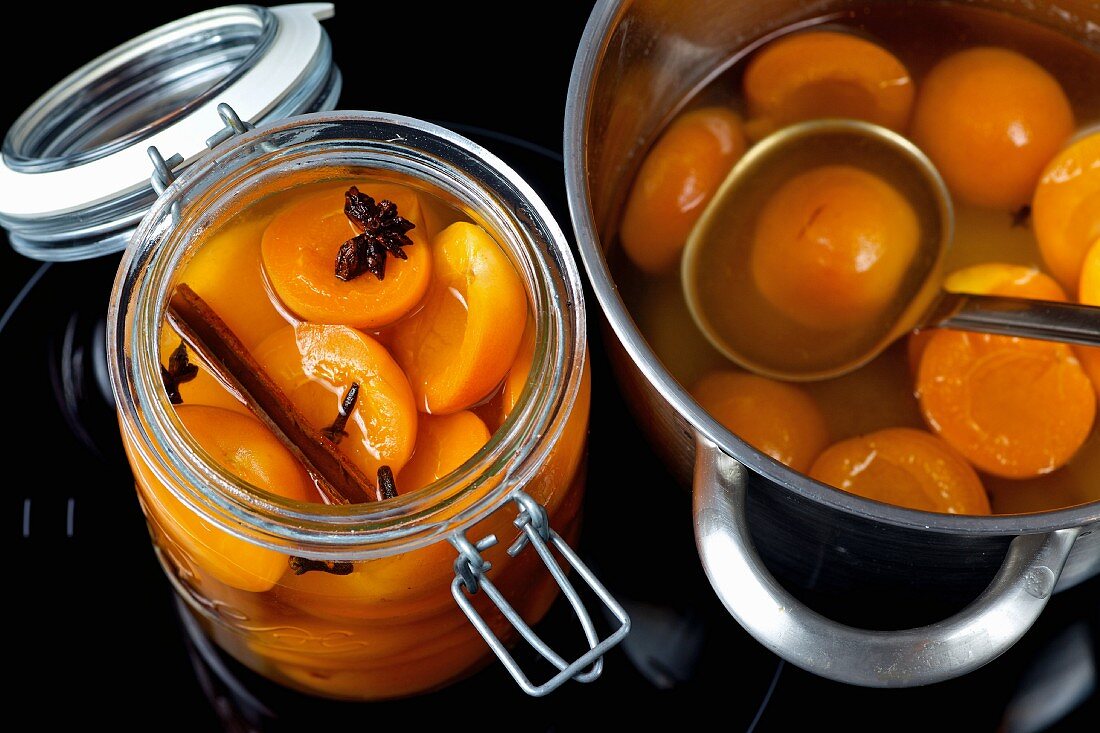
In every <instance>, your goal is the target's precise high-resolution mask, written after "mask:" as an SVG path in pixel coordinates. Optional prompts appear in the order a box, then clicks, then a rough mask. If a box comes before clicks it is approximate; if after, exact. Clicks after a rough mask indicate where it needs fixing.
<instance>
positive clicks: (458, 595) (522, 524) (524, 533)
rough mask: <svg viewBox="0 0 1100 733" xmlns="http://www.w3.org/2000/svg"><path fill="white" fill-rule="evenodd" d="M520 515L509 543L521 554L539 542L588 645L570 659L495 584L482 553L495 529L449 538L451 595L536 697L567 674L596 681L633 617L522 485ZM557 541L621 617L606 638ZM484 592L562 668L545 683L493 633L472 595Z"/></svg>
mask: <svg viewBox="0 0 1100 733" xmlns="http://www.w3.org/2000/svg"><path fill="white" fill-rule="evenodd" d="M511 498H512V501H513V502H515V504H516V507H517V510H518V512H519V513H518V515H517V516H516V519H515V525H516V527H517V528H518V529H519V530H520V532H521V534H520V536H519V538H518V539H517V540H516V541H515V543H514V544H513V545H512V546H511V547H509V548H508V554H509V555H510V556H512V557H516V556H517V555H519V553H520V552H522V551H523V550H524V548H525V547H527V545H531V546H532V547H534V548H535V552H537V553H538V556H539V558H540V559H541V560H542V562H543V564H544V565H546V569H547V570H549V571H550V574H551V576H552V577H553V578H554V582H556V583H557V584H558V587H559V588H561V591H562V594H563V595H564V596H565V598H566V599H568V601H569V603H570V605H571V606H572V607H573V612H574V613H575V614H576V616H577V620H578V621H580V624H581V628H582V629H584V635H585V638H586V639H587V641H588V651H587V652H585V653H584V654H582V655H581V656H580V657H578V658H577V659H574V660H573V661H571V662H567V661H566V660H565V659H563V658H562V657H561V655H559V654H558V653H557V652H555V651H554V650H553V649H551V648H550V647H549V645H547V644H546V642H544V641H543V640H542V639H541V638H539V636H538V635H537V634H536V633H535V632H534V630H533V629H532V628H531V627H530V626H529V625H528V624H527V623H526V622H525V621H524V620H523V618H522V617H521V616H520V615H519V613H517V612H516V610H515V609H514V608H513V607H512V605H511V604H510V603H508V601H507V600H506V599H505V598H504V595H503V594H502V593H501V592H500V590H499V589H498V588H497V587H496V586H495V585H493V583H492V581H490V580H489V578H488V577H487V576H486V573H488V572H489V569H490V567H491V564H490V563H489V562H488V561H487V560H485V558H483V557H482V556H481V553H482V552H483V551H485V550H487V549H489V548H490V547H492V546H494V545H495V544H496V543H497V538H496V536H495V535H488V536H486V537H482V538H481V539H480V540H477V541H476V542H471V541H470V540H469V539H468V538H467V537H466V533H465V532H462V533H457V534H455V535H453V536H452V537H451V538H450V541H451V544H452V545H454V547H455V549H456V550H458V558H457V559H456V560H455V578H454V580H453V581H451V595H453V596H454V599H455V601H456V602H457V603H458V606H459V608H461V609H462V612H463V613H465V614H466V617H467V618H468V619H470V623H472V624H473V625H474V628H476V629H477V630H478V633H480V634H481V636H482V638H484V639H485V642H486V643H487V644H488V645H489V647H490V648H491V649H492V650H493V653H494V654H496V655H497V658H498V659H500V661H501V663H503V664H504V666H505V667H506V668H507V670H508V672H509V673H510V674H511V675H512V678H513V679H515V681H516V683H517V684H519V686H520V687H521V688H523V691H524V692H526V693H527V694H528V695H531V696H533V697H542V696H543V695H546V694H548V693H550V692H552V691H554V690H556V689H557V688H558V687H560V686H561V685H562V684H563V683H565V682H566V681H567V680H570V679H572V680H576V681H577V682H592V681H593V680H595V679H596V678H598V677H599V676H600V673H601V672H602V671H603V655H604V654H605V653H607V651H608V650H610V649H611V648H612V647H614V646H615V645H616V644H618V643H619V642H620V641H622V640H623V638H624V637H625V636H626V635H627V633H629V632H630V617H629V616H627V614H626V611H625V610H624V609H623V607H622V606H621V605H619V603H618V602H617V601H616V600H615V599H614V598H612V597H611V594H610V593H609V592H608V590H607V588H605V587H604V586H603V584H602V583H600V581H599V580H597V579H596V576H595V575H593V574H592V571H591V570H589V569H588V566H587V565H585V564H584V563H583V562H582V561H581V559H580V557H578V556H577V554H576V553H575V552H573V549H572V548H570V547H569V545H568V544H566V542H565V540H563V539H562V538H561V536H560V535H559V534H558V533H557V532H555V531H554V530H552V529H550V524H549V521H548V519H547V516H546V510H545V509H544V508H543V507H542V506H541V505H540V504H539V503H538V502H536V501H535V500H534V499H532V498H531V497H530V496H528V495H527V494H525V493H523V492H522V491H516V492H514V493H513V494H512V497H511ZM551 546H553V547H554V548H555V549H556V550H557V551H558V552H559V553H560V554H561V556H562V557H563V558H564V559H565V561H566V562H567V563H568V564H569V567H570V568H571V569H572V570H573V572H574V573H576V575H577V577H579V578H580V579H581V580H583V581H584V582H585V583H587V584H588V587H589V588H590V589H591V590H592V591H593V592H594V593H595V594H596V596H597V597H598V598H599V600H600V602H601V603H602V604H603V606H604V607H605V608H606V609H607V611H608V612H609V613H610V614H611V616H613V617H614V618H615V619H616V620H617V621H618V622H619V626H618V628H617V629H616V630H615V631H614V632H613V633H612V634H611V635H609V636H608V637H607V638H605V639H603V640H600V638H599V634H598V633H597V631H596V628H595V624H594V623H593V622H592V617H591V616H590V615H589V613H588V610H587V609H586V608H585V605H584V602H583V601H582V600H581V598H580V595H578V593H577V591H576V589H575V588H574V587H573V584H572V583H571V582H570V580H569V577H568V575H567V574H566V571H565V570H563V569H562V567H561V566H560V565H559V564H558V561H557V560H556V559H555V558H554V556H553V554H552V553H551V551H550V547H551ZM480 592H483V593H485V595H486V596H487V597H488V598H489V600H490V601H492V602H493V605H495V606H496V607H497V609H498V610H499V611H500V612H501V614H502V615H503V616H504V618H505V619H506V620H507V621H508V623H510V624H511V625H512V627H513V628H514V629H515V630H516V631H518V632H519V634H520V636H521V637H523V639H524V640H525V641H526V642H527V643H528V644H530V645H531V646H532V647H533V648H534V649H535V651H537V652H538V653H539V654H540V655H541V656H542V658H543V659H545V660H546V661H547V662H549V663H550V664H552V665H554V666H555V667H557V669H558V673H557V674H556V675H554V676H553V677H551V678H550V679H549V680H547V681H546V682H543V683H542V684H541V685H536V684H534V683H533V682H531V680H530V678H529V677H528V676H527V675H526V673H524V671H523V670H522V669H520V666H519V663H518V662H517V661H516V659H515V657H513V656H512V655H511V653H509V651H508V649H507V647H506V646H505V645H504V642H502V641H501V640H500V638H499V637H498V636H497V635H496V634H494V633H493V630H492V629H491V628H489V624H488V623H487V622H486V621H485V619H484V617H482V616H481V614H479V613H478V611H477V609H476V608H474V605H473V603H472V602H471V600H470V599H471V598H472V597H473V596H474V595H475V594H477V593H480Z"/></svg>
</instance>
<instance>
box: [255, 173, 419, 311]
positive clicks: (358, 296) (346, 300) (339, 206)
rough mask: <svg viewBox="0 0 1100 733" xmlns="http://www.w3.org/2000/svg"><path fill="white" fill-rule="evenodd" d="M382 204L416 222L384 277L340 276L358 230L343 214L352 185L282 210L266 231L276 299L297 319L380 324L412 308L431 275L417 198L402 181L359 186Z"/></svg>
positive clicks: (269, 275) (266, 253) (267, 261)
mask: <svg viewBox="0 0 1100 733" xmlns="http://www.w3.org/2000/svg"><path fill="white" fill-rule="evenodd" d="M358 187H359V188H360V190H361V191H362V192H363V193H365V194H367V195H369V196H371V197H373V198H374V199H376V200H377V201H383V200H388V201H392V202H393V203H395V204H397V211H398V213H399V214H400V215H401V216H403V217H405V218H406V219H408V220H409V221H411V222H412V223H413V224H415V225H416V228H414V229H412V230H411V231H409V232H408V236H409V238H410V239H411V240H412V242H413V243H412V244H411V245H409V246H408V247H406V248H405V254H406V255H407V256H408V259H404V260H402V259H399V258H397V257H393V256H390V257H387V258H386V268H385V277H384V278H383V279H381V280H379V279H378V278H377V277H375V276H374V275H373V274H371V273H369V272H366V273H363V274H361V275H359V276H358V277H355V278H353V279H352V280H349V281H347V282H345V281H343V280H341V279H339V278H337V277H336V253H337V252H338V251H339V250H340V246H341V245H342V244H343V243H344V242H346V241H347V240H349V239H351V238H352V237H354V236H355V235H356V234H359V233H360V232H359V229H358V227H357V226H356V225H354V224H352V222H351V220H350V219H349V218H348V217H347V215H346V214H344V192H345V191H346V190H347V188H348V187H347V186H342V187H340V188H332V189H328V190H325V191H321V192H318V193H316V194H313V195H312V196H307V197H305V198H302V199H300V200H298V201H296V202H295V203H293V204H291V205H289V206H288V207H287V208H285V209H283V210H282V211H280V212H279V213H278V215H277V216H276V217H275V218H274V219H272V221H271V223H270V224H268V226H267V229H265V230H264V235H263V246H262V251H263V263H264V270H265V271H266V272H267V279H268V282H269V283H271V287H272V289H274V291H275V293H276V294H277V295H278V296H279V299H280V300H282V302H283V303H284V304H285V305H286V307H287V308H289V309H290V310H291V311H293V312H294V313H295V314H297V315H298V316H299V317H301V318H303V319H305V320H307V321H313V322H315V323H331V324H338V325H345V326H354V327H356V328H381V327H382V326H386V325H388V324H390V323H393V322H394V321H396V320H397V319H399V318H401V317H402V316H404V315H405V314H406V313H408V312H409V311H411V310H412V309H413V308H415V307H416V305H417V304H418V303H419V302H420V301H421V299H422V298H423V297H424V293H425V292H427V289H428V283H429V281H430V279H431V263H432V257H431V252H430V251H429V246H428V238H427V236H425V234H424V229H423V226H424V224H423V217H422V216H421V214H420V201H419V199H418V198H417V195H416V193H415V192H414V191H412V190H410V189H408V188H404V187H402V186H394V185H386V184H373V183H360V184H359V185H358Z"/></svg>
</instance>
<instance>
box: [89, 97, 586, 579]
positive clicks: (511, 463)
mask: <svg viewBox="0 0 1100 733" xmlns="http://www.w3.org/2000/svg"><path fill="white" fill-rule="evenodd" d="M368 133H369V134H368ZM273 141H274V142H275V143H276V144H275V145H273ZM334 144H338V145H343V146H348V147H346V148H344V150H345V152H348V151H350V150H351V147H350V146H357V147H355V150H357V151H369V152H370V153H371V154H372V155H376V156H381V157H379V158H378V159H379V160H382V159H383V158H385V156H391V157H393V158H394V161H397V156H401V155H403V156H406V157H405V158H402V159H401V160H400V161H397V162H400V163H401V165H409V166H414V164H415V166H419V167H415V166H414V168H410V170H415V171H416V173H418V174H422V175H415V174H413V175H412V177H414V178H416V179H417V180H419V181H421V182H423V183H426V184H427V185H429V186H432V187H433V188H434V187H437V186H448V187H449V188H447V189H446V190H447V192H448V193H449V194H450V195H452V196H455V197H457V198H458V200H459V201H461V202H462V203H463V205H464V206H465V207H467V208H468V209H469V210H470V212H471V213H474V214H477V215H479V216H483V217H484V218H485V221H486V222H492V223H493V226H489V227H487V228H490V230H491V231H493V233H494V235H495V238H496V239H497V241H498V243H499V244H500V246H501V247H502V248H503V249H505V250H506V251H508V253H509V255H510V256H511V257H512V259H513V262H514V263H515V264H516V265H517V270H520V271H521V273H520V274H521V276H524V278H525V280H526V281H527V282H526V286H527V291H528V297H529V302H530V305H529V307H532V308H533V311H534V316H535V320H536V328H535V333H536V346H535V354H534V360H533V363H532V368H531V370H530V373H529V377H528V381H527V384H526V385H525V387H524V390H523V393H522V395H521V397H520V400H519V402H517V404H516V406H515V408H514V409H513V411H512V413H511V415H510V416H509V417H508V419H507V420H506V421H505V423H504V424H503V425H502V426H501V427H500V428H498V430H497V431H495V432H494V434H493V436H492V438H491V439H490V441H489V443H488V444H486V446H484V447H483V448H482V449H481V450H480V451H479V452H478V453H477V454H475V455H474V456H473V457H472V458H471V459H470V460H469V461H467V462H466V463H465V464H463V466H462V467H460V468H459V469H457V470H456V471H455V472H453V473H451V474H449V475H448V476H447V477H444V478H443V479H441V480H439V481H437V482H435V483H433V484H431V485H429V486H427V487H424V488H422V489H419V490H417V491H415V492H411V493H409V494H407V495H402V496H399V497H398V498H397V499H393V500H389V501H386V502H382V503H378V502H370V503H366V504H348V505H323V504H312V503H310V504H307V503H303V502H294V501H291V500H287V499H283V498H281V497H278V496H276V495H273V494H269V493H267V492H263V491H262V490H259V489H255V488H254V487H250V486H249V485H248V484H246V483H244V482H242V481H240V480H239V479H237V478H236V477H234V476H232V475H231V474H230V473H229V472H228V471H226V470H225V469H223V468H221V466H219V465H217V464H216V463H214V462H213V461H211V460H208V459H207V458H205V457H204V453H203V451H202V450H201V448H199V447H198V445H197V443H196V442H195V441H194V439H193V438H191V437H190V435H188V434H187V433H186V430H184V429H183V427H182V424H181V423H180V421H179V418H178V417H177V416H176V413H175V410H173V409H172V407H171V405H170V403H169V402H168V399H167V396H166V394H165V393H164V390H163V389H162V388H161V386H160V383H159V380H160V376H159V364H160V362H159V353H158V350H159V334H160V326H161V324H163V315H164V306H165V303H166V301H167V298H168V295H169V293H170V291H171V288H172V287H173V286H174V283H173V279H172V278H173V276H174V275H175V274H177V273H178V265H179V263H180V258H181V257H182V255H183V254H184V252H185V251H187V248H188V243H189V242H190V243H192V244H193V242H194V237H193V236H191V235H193V232H191V231H189V225H194V223H195V222H194V217H193V216H192V217H191V219H188V217H187V216H186V211H185V216H184V217H183V218H181V219H180V221H181V225H180V226H179V227H174V226H171V216H172V210H173V208H175V209H176V211H177V215H178V212H179V211H180V210H181V208H184V209H185V210H190V211H191V212H192V214H194V212H195V210H197V209H199V208H201V206H203V205H207V204H211V201H212V199H217V197H218V196H219V195H220V196H222V197H223V198H224V196H225V190H224V187H225V186H230V183H226V182H227V181H238V179H239V181H248V180H250V178H249V177H250V176H252V175H253V173H252V172H251V170H252V169H253V168H254V167H255V166H253V167H252V168H248V166H246V165H245V164H244V163H243V161H245V160H246V159H248V156H249V155H257V154H266V155H274V154H275V153H273V152H272V150H275V151H277V152H279V153H280V154H285V153H286V151H288V150H292V149H294V148H295V146H299V147H301V146H309V145H312V146H314V147H315V148H316V149H317V150H324V149H331V148H332V146H333V145H334ZM279 145H281V146H282V147H279ZM326 146H328V148H326ZM261 150H266V151H267V152H266V153H257V152H256V151H261ZM418 156H419V157H418ZM326 160H327V162H326V165H327V164H332V165H339V162H338V158H335V159H326ZM391 162H392V161H391ZM395 164H396V163H395ZM319 167H320V166H319ZM437 174H438V175H439V176H443V175H444V174H446V175H448V176H450V178H447V179H444V178H442V177H440V178H433V177H432V176H434V175H437ZM254 182H255V181H254V180H253V183H254ZM217 185H222V186H223V189H222V190H221V192H220V193H218V191H215V190H214V189H212V188H211V186H217ZM204 187H205V189H204ZM202 190H206V191H207V192H206V193H204V194H203V195H202V196H200V197H199V199H198V200H197V201H192V202H188V197H189V196H191V197H194V196H195V193H196V191H202ZM235 190H239V189H235ZM211 206H212V207H213V205H211ZM187 207H191V209H187ZM200 213H201V212H200ZM502 240H504V241H502ZM517 259H518V260H520V261H519V262H517ZM521 265H522V266H521ZM107 338H108V363H109V367H110V372H111V381H112V388H113V390H114V392H115V397H116V401H117V402H118V405H119V411H120V425H121V427H122V429H123V431H124V433H125V437H127V438H128V441H127V442H128V444H129V446H130V447H131V449H132V450H135V451H136V452H137V453H139V454H140V455H139V456H138V457H132V460H133V459H135V458H136V459H139V460H142V461H143V462H144V464H145V465H146V466H148V467H149V468H150V470H151V471H152V472H153V474H154V476H155V477H156V478H157V480H159V481H161V482H162V483H163V484H164V485H165V486H166V487H168V488H169V490H170V491H172V493H173V494H174V495H175V496H176V498H177V499H179V500H181V501H182V502H183V503H184V504H185V505H186V506H187V507H188V508H189V509H190V510H191V511H195V512H196V513H198V514H199V515H200V516H201V517H202V518H204V519H206V520H208V521H211V522H213V523H215V524H217V525H218V526H219V527H220V528H222V529H224V530H226V531H228V532H230V533H231V534H234V535H236V536H238V537H241V538H243V539H246V540H248V541H250V542H252V543H255V544H259V545H262V546H266V547H271V548H273V549H279V550H282V551H292V552H293V553H294V554H297V555H302V556H306V557H314V558H317V559H334V558H338V559H346V560H356V559H366V558H369V557H377V556H382V555H388V554H393V553H396V552H406V551H409V550H412V549H416V548H418V547H422V546H425V545H428V544H432V543H434V542H437V541H439V540H441V539H443V538H444V537H445V536H447V535H448V534H450V533H452V532H454V531H456V530H462V529H465V528H467V527H469V526H470V525H472V524H474V523H475V522H477V521H479V520H480V519H481V518H483V517H485V516H487V515H488V514H490V513H491V512H493V511H495V510H496V509H497V508H498V507H499V506H500V505H502V504H503V503H504V502H505V501H507V500H508V498H509V495H510V494H511V493H512V491H513V490H514V489H515V488H516V487H518V486H522V485H523V484H524V483H525V482H526V481H527V480H528V479H529V478H530V477H531V476H532V475H533V474H534V472H535V471H537V470H538V468H539V466H541V464H542V463H543V462H545V460H546V459H547V457H548V455H549V452H550V449H551V447H552V446H553V445H554V443H555V442H556V441H557V438H558V435H559V434H560V432H561V430H562V429H563V427H564V422H565V420H564V418H565V417H567V416H568V414H569V412H570V410H571V409H572V406H573V403H574V402H575V400H576V398H577V395H578V393H579V391H580V374H581V370H582V369H583V365H584V359H585V358H586V349H585V346H586V335H585V312H584V304H583V298H582V294H581V282H580V274H579V271H578V270H577V267H576V265H575V263H574V261H573V258H572V255H571V254H570V251H569V247H568V245H567V242H566V239H565V235H564V233H563V232H562V230H561V229H560V227H559V226H558V224H557V222H556V221H555V220H554V218H553V216H552V215H551V214H550V212H549V210H548V209H547V207H546V205H545V204H544V203H543V202H542V200H541V199H540V198H539V197H538V195H537V194H536V193H535V192H534V191H533V190H532V189H531V188H530V186H528V185H527V183H526V182H524V181H523V179H522V178H520V176H519V175H518V174H517V173H516V172H515V171H513V170H512V169H511V168H510V167H508V166H507V165H506V164H505V163H504V162H503V161H501V160H500V159H499V158H497V157H496V156H495V155H493V154H492V153H491V152H489V151H488V150H486V149H484V148H482V147H481V146H479V145H477V144H476V143H474V142H472V141H470V140H468V139H466V138H465V137H463V136H461V135H458V134H457V133H454V132H452V131H450V130H447V129H445V128H442V127H439V126H437V125H433V124H431V123H427V122H423V121H420V120H416V119H413V118H409V117H404V116H401V115H394V114H388V113H382V112H359V111H337V112H327V113H317V114H309V115H301V116H298V117H294V118H290V119H287V120H282V121H279V122H275V123H271V124H269V125H264V126H261V127H259V128H257V129H256V130H254V131H251V132H248V133H245V134H243V135H240V136H237V137H234V138H231V139H229V140H227V141H225V142H223V143H222V144H220V145H219V146H217V147H216V148H215V149H214V150H213V151H211V153H210V154H209V155H207V156H206V157H205V158H203V159H201V160H200V161H198V162H197V163H195V164H194V165H192V166H190V167H189V168H188V169H187V170H186V171H185V173H184V174H183V175H182V176H180V178H179V179H177V180H176V181H175V182H174V183H173V184H172V185H171V186H170V187H169V188H168V189H166V190H165V192H164V193H163V194H162V195H161V196H160V197H159V198H158V200H157V202H156V204H155V205H154V206H153V208H152V209H151V210H150V212H149V214H148V215H147V216H146V217H145V218H144V219H143V220H142V222H141V224H140V225H139V227H138V229H137V231H136V232H135V235H134V238H133V240H132V241H131V244H130V246H129V247H128V249H127V251H126V254H125V256H124V257H123V260H122V263H121V265H120V268H119V272H118V276H117V277H116V281H115V286H114V290H113V291H112V295H111V303H110V311H109V315H108V335H107ZM548 377H549V378H548ZM460 501H461V502H466V504H464V505H462V506H461V508H456V504H457V503H458V502H460ZM448 510H449V511H448Z"/></svg>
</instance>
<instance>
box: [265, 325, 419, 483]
mask: <svg viewBox="0 0 1100 733" xmlns="http://www.w3.org/2000/svg"><path fill="white" fill-rule="evenodd" d="M255 356H256V359H257V361H259V362H260V364H261V365H263V367H264V368H265V369H266V370H267V372H268V374H270V375H271V378H272V379H273V380H274V381H275V383H276V384H277V385H278V386H279V387H280V388H281V389H282V390H283V391H284V392H286V394H287V396H288V397H289V398H290V399H291V401H293V402H294V404H295V405H296V406H297V407H298V409H299V410H301V411H302V413H303V414H304V415H305V416H306V418H307V419H308V420H309V421H310V423H311V424H313V425H314V426H316V427H317V428H318V429H319V430H320V429H322V428H325V427H328V426H330V425H332V423H333V421H334V420H335V419H336V416H337V415H338V414H339V411H340V403H341V401H342V400H343V398H344V395H345V394H347V391H348V390H349V389H350V388H351V385H352V384H353V383H357V384H358V385H359V397H358V399H357V400H356V402H355V407H354V408H353V409H352V411H351V414H350V416H349V418H348V420H347V423H346V425H345V427H344V431H345V433H346V435H343V436H339V438H340V439H339V441H338V445H339V448H340V450H342V451H344V452H345V453H346V454H347V455H348V456H349V457H350V458H351V459H352V460H353V461H354V462H355V463H356V464H357V465H358V466H359V467H360V468H361V469H363V471H364V473H366V474H367V476H369V477H371V478H373V477H375V476H376V475H377V473H378V469H379V468H381V467H382V466H389V467H390V469H391V470H392V471H393V472H394V474H395V475H396V474H397V473H398V472H399V471H400V470H401V469H402V467H404V465H405V462H406V461H407V460H408V459H409V456H410V455H412V452H413V447H414V445H415V443H416V427H417V425H416V416H417V412H416V403H415V402H413V394H412V389H411V388H410V387H409V382H408V380H407V379H406V378H405V374H404V373H403V372H402V371H401V368H400V367H399V366H398V365H397V363H396V362H395V361H394V360H393V358H392V357H391V356H390V354H389V352H387V351H386V349H385V348H384V347H383V346H382V345H381V344H379V343H378V342H377V341H376V340H374V339H373V338H371V337H370V336H368V335H366V334H364V333H362V332H361V331H356V330H355V329H352V328H348V327H347V326H326V325H320V324H316V323H301V324H299V325H297V326H287V327H285V328H283V329H282V330H281V331H276V332H275V333H274V334H272V335H271V336H270V337H268V338H267V340H265V341H264V342H263V343H262V344H260V346H259V347H257V349H256V352H255Z"/></svg>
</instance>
